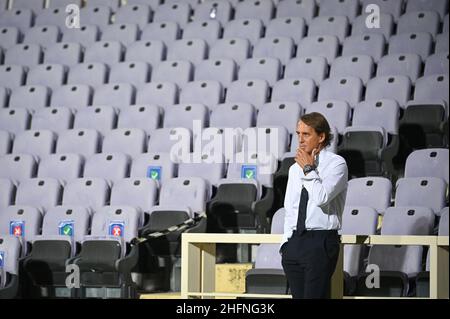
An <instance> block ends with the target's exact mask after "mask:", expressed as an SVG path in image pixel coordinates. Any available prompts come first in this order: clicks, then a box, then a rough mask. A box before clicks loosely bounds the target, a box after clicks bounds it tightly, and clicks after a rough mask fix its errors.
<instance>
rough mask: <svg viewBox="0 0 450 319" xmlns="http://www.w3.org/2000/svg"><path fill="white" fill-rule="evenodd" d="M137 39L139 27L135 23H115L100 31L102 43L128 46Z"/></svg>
mask: <svg viewBox="0 0 450 319" xmlns="http://www.w3.org/2000/svg"><path fill="white" fill-rule="evenodd" d="M138 37H139V26H138V25H137V24H135V23H115V24H112V25H109V26H107V27H105V28H103V29H102V35H101V39H102V41H114V42H116V41H117V42H120V43H122V44H123V45H125V46H126V45H128V44H131V43H133V42H134V41H136V40H137V39H138Z"/></svg>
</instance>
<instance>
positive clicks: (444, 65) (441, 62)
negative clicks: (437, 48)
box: [423, 52, 449, 76]
mask: <svg viewBox="0 0 450 319" xmlns="http://www.w3.org/2000/svg"><path fill="white" fill-rule="evenodd" d="M423 73H424V76H428V75H435V74H449V62H448V52H444V53H435V54H433V55H430V56H429V57H428V58H427V60H426V61H425V69H424V72H423Z"/></svg>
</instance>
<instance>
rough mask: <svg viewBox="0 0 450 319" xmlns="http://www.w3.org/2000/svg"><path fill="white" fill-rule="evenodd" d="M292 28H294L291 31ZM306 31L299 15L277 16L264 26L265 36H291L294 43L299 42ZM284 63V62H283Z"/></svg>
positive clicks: (303, 21)
mask: <svg viewBox="0 0 450 319" xmlns="http://www.w3.org/2000/svg"><path fill="white" fill-rule="evenodd" d="M292 30H296V31H295V32H292ZM305 33H306V23H305V20H304V19H303V18H300V17H287V18H277V19H273V20H271V21H270V23H269V24H268V25H267V27H266V32H265V37H266V38H277V37H283V38H291V39H292V41H294V44H297V45H298V44H299V43H300V41H301V40H302V39H303V37H304V36H305ZM284 64H286V62H284Z"/></svg>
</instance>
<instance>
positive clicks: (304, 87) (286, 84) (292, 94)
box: [271, 78, 316, 108]
mask: <svg viewBox="0 0 450 319" xmlns="http://www.w3.org/2000/svg"><path fill="white" fill-rule="evenodd" d="M315 96H316V86H315V84H314V81H313V80H312V79H307V78H288V79H284V80H280V81H278V82H277V83H276V84H275V85H274V86H273V88H272V97H271V101H272V102H294V103H299V104H300V106H301V107H302V108H305V107H306V106H307V105H309V104H311V103H312V102H313V100H314V97H315Z"/></svg>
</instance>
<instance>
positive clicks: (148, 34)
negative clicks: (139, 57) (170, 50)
mask: <svg viewBox="0 0 450 319" xmlns="http://www.w3.org/2000/svg"><path fill="white" fill-rule="evenodd" d="M180 37H181V29H180V26H179V25H178V23H176V22H173V21H163V22H155V21H154V22H153V23H151V24H149V25H147V26H146V27H145V28H144V29H143V30H142V33H141V41H152V42H153V41H162V42H163V43H164V44H165V45H166V46H169V45H170V44H171V43H172V42H173V41H175V40H177V39H179V38H180Z"/></svg>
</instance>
